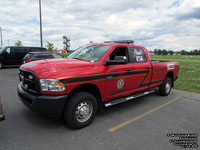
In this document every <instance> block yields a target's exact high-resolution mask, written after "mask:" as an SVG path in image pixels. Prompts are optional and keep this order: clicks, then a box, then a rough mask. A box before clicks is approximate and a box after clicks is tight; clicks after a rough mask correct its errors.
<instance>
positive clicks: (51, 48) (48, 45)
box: [46, 41, 54, 52]
mask: <svg viewBox="0 0 200 150" xmlns="http://www.w3.org/2000/svg"><path fill="white" fill-rule="evenodd" d="M46 47H47V49H48V51H49V52H53V48H54V44H53V43H50V42H48V41H47V45H46Z"/></svg>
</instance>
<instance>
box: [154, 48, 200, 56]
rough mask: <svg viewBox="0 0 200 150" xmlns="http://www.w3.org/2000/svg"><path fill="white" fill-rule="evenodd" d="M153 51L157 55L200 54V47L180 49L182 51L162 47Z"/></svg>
mask: <svg viewBox="0 0 200 150" xmlns="http://www.w3.org/2000/svg"><path fill="white" fill-rule="evenodd" d="M153 53H154V54H155V55H174V54H176V55H200V49H199V50H197V49H195V50H191V51H186V50H180V51H173V50H165V49H163V50H161V49H154V51H153Z"/></svg>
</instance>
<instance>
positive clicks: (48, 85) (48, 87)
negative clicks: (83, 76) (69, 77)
mask: <svg viewBox="0 0 200 150" xmlns="http://www.w3.org/2000/svg"><path fill="white" fill-rule="evenodd" d="M40 85H41V88H42V91H53V92H57V91H64V90H65V86H64V84H63V83H62V82H60V81H59V80H57V79H40Z"/></svg>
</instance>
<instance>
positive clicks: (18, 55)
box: [0, 46, 47, 69]
mask: <svg viewBox="0 0 200 150" xmlns="http://www.w3.org/2000/svg"><path fill="white" fill-rule="evenodd" d="M38 51H39V52H42V51H46V52H47V49H46V48H42V47H26V46H22V47H21V46H6V47H4V48H2V49H0V69H1V68H3V67H4V66H9V65H20V64H21V61H22V59H23V58H24V56H25V55H26V54H27V53H29V52H38Z"/></svg>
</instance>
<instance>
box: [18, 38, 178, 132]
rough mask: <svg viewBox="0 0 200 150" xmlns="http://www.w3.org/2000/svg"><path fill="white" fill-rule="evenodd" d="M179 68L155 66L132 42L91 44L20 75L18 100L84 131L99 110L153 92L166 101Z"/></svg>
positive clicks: (169, 64) (38, 63)
mask: <svg viewBox="0 0 200 150" xmlns="http://www.w3.org/2000/svg"><path fill="white" fill-rule="evenodd" d="M178 72H179V63H178V62H170V61H151V60H150V58H149V55H148V52H147V50H146V49H145V48H144V47H143V46H137V45H134V44H133V41H111V42H105V43H101V44H92V45H87V46H85V47H81V48H80V49H78V50H76V51H75V52H73V53H72V54H71V55H69V56H68V58H67V59H54V60H41V61H35V62H32V63H27V64H24V65H22V66H21V67H20V69H19V77H20V81H21V82H20V84H19V85H18V95H19V97H20V99H21V101H22V102H23V103H24V104H25V105H26V106H28V107H29V108H30V109H31V110H33V111H36V112H40V113H43V114H44V115H47V116H51V117H55V118H60V117H63V119H64V120H65V122H66V123H67V124H68V125H69V126H71V127H72V128H83V127H85V126H87V125H89V124H90V123H91V122H92V121H93V120H94V118H95V114H96V112H97V109H98V110H103V108H104V107H108V106H112V105H115V104H119V103H121V102H125V101H128V100H131V99H134V98H136V97H140V96H143V95H147V94H150V93H153V92H154V89H155V88H156V87H158V88H159V93H160V95H162V96H167V95H168V94H169V93H170V91H171V88H172V87H173V85H174V81H175V80H176V79H177V77H178Z"/></svg>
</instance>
